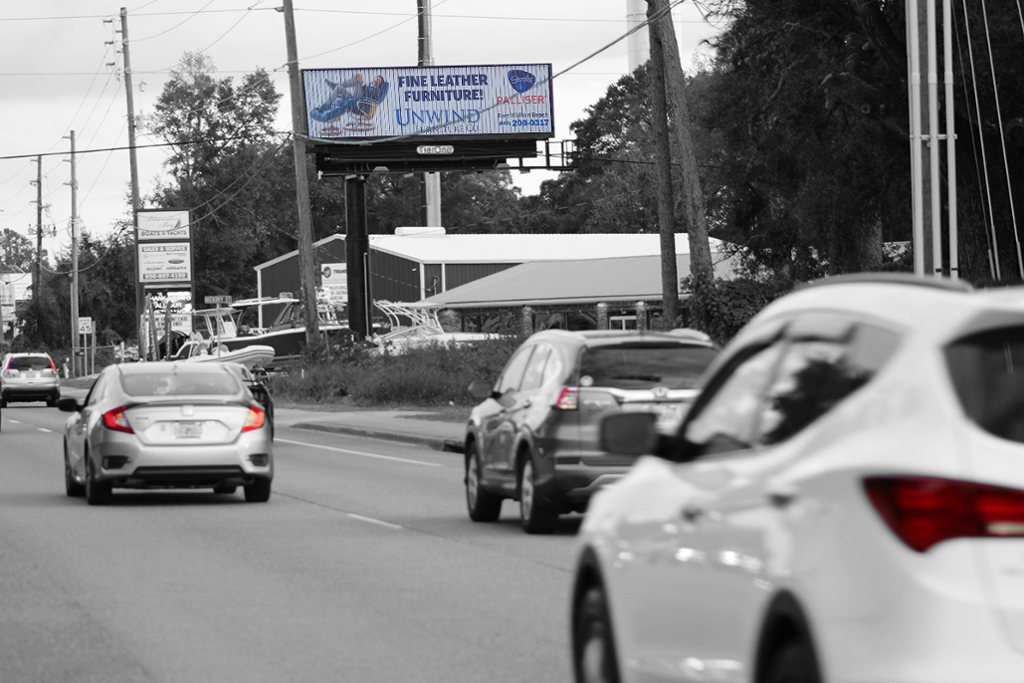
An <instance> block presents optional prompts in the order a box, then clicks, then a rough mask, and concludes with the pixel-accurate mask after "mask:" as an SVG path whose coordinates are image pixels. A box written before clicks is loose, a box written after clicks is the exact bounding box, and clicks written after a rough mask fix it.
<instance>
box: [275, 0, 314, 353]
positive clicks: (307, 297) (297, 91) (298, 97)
mask: <svg viewBox="0 0 1024 683" xmlns="http://www.w3.org/2000/svg"><path fill="white" fill-rule="evenodd" d="M283 4H284V7H283V11H284V31H285V38H286V41H287V44H288V84H289V87H290V88H291V91H292V92H291V96H292V97H291V102H292V151H293V156H294V159H295V202H296V205H297V207H298V210H299V282H300V283H301V285H302V303H303V306H304V307H305V310H306V348H307V349H309V350H310V351H313V350H318V349H319V348H320V344H321V339H320V316H319V315H318V312H317V303H316V257H315V255H314V254H313V221H312V217H311V216H310V210H309V179H308V178H307V177H306V139H305V138H304V137H303V136H304V135H305V134H306V109H305V106H304V104H303V102H302V83H301V81H300V80H299V48H298V45H297V44H296V41H295V14H294V12H293V11H292V0H284V3H283Z"/></svg>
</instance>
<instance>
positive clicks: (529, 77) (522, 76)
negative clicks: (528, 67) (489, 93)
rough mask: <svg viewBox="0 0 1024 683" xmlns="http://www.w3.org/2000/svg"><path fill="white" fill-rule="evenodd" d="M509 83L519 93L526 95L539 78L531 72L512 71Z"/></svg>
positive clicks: (509, 75)
mask: <svg viewBox="0 0 1024 683" xmlns="http://www.w3.org/2000/svg"><path fill="white" fill-rule="evenodd" d="M508 82H509V83H510V84H511V85H512V88H513V89H514V90H515V91H516V92H517V93H524V92H526V91H527V90H529V89H530V88H532V87H533V84H534V83H536V82H537V77H536V76H534V75H533V74H532V73H530V72H529V71H522V70H520V69H511V70H509V72H508Z"/></svg>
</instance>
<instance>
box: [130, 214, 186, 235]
mask: <svg viewBox="0 0 1024 683" xmlns="http://www.w3.org/2000/svg"><path fill="white" fill-rule="evenodd" d="M138 215H139V240H140V241H145V240H187V239H189V238H190V237H191V236H192V235H191V233H190V230H189V212H188V211H149V210H142V211H139V214H138Z"/></svg>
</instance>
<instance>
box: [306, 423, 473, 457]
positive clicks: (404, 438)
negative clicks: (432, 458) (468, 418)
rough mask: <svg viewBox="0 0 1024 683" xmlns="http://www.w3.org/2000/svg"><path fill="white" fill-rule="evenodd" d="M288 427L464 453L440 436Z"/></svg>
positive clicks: (459, 443)
mask: <svg viewBox="0 0 1024 683" xmlns="http://www.w3.org/2000/svg"><path fill="white" fill-rule="evenodd" d="M288 426H289V427H291V428H293V429H307V430H310V431H314V432H333V433H335V434H347V435H349V436H364V437H367V438H370V439H382V440H384V441H398V442H400V443H412V444H419V445H422V446H429V447H430V448H432V449H434V450H435V451H446V452H448V453H463V452H465V447H464V444H463V442H462V441H460V440H459V439H446V438H443V437H440V436H423V435H420V434H406V433H403V432H392V431H387V430H382V429H367V428H365V427H350V426H349V425H338V424H330V423H326V422H296V423H293V424H290V425H288Z"/></svg>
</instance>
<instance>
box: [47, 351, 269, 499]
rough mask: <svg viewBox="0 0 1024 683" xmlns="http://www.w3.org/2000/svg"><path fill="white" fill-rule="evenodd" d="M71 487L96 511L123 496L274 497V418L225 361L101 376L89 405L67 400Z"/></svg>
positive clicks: (115, 370)
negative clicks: (182, 491)
mask: <svg viewBox="0 0 1024 683" xmlns="http://www.w3.org/2000/svg"><path fill="white" fill-rule="evenodd" d="M57 406H58V408H60V409H61V410H63V411H67V412H70V413H72V415H71V416H69V417H68V420H67V422H66V423H65V426H64V480H65V488H66V491H67V494H68V495H69V496H85V498H86V500H87V502H88V503H89V504H90V505H102V504H105V503H107V502H109V501H110V499H111V494H112V491H113V489H115V488H127V489H161V488H212V489H213V491H214V493H224V494H231V493H234V492H235V491H236V489H237V487H239V486H242V487H243V488H244V490H245V499H246V500H247V501H249V502H265V501H267V500H268V499H269V498H270V490H271V481H272V480H273V477H274V456H273V445H272V438H271V435H270V425H269V421H268V420H267V416H266V411H265V410H264V409H263V407H262V406H261V405H260V404H259V403H258V402H257V401H256V400H255V399H254V398H253V395H252V393H251V392H250V391H249V390H248V389H247V388H246V387H245V386H244V385H243V384H242V382H241V380H239V378H238V376H237V375H236V374H235V373H233V372H232V371H231V369H230V368H227V367H225V366H224V365H223V364H221V363H170V362H160V363H132V364H121V365H110V366H108V367H106V368H104V369H103V371H102V372H100V374H99V377H97V378H96V381H95V382H94V383H93V385H92V388H91V389H90V390H89V393H88V395H87V396H86V397H85V399H84V400H83V401H79V400H78V399H75V398H63V399H61V400H60V401H58V403H57Z"/></svg>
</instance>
